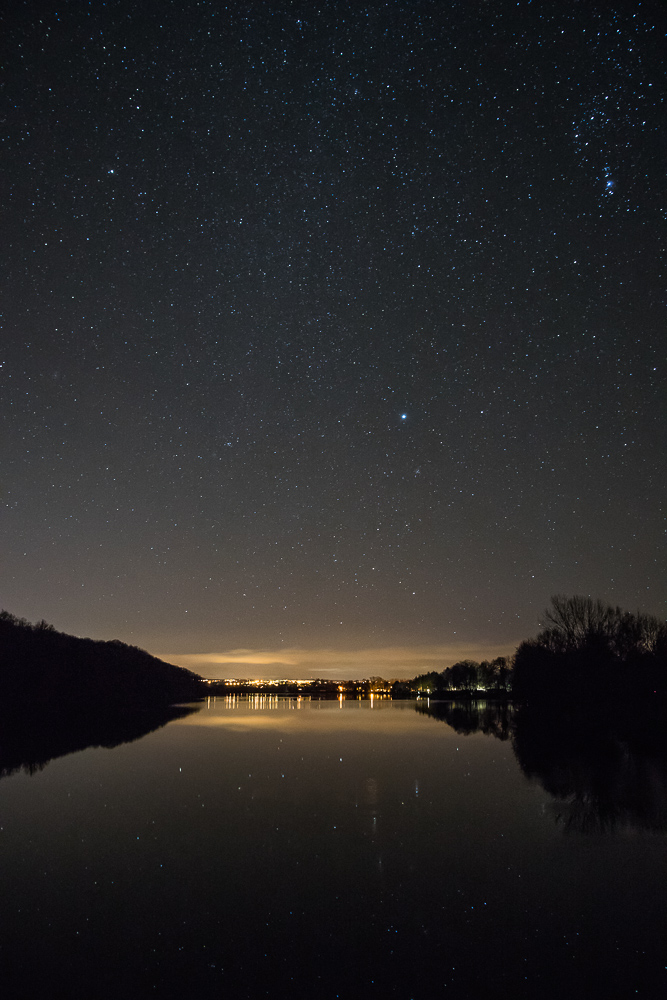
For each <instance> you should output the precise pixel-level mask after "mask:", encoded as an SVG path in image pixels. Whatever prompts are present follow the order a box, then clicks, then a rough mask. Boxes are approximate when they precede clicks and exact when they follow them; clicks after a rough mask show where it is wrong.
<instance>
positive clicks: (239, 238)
mask: <svg viewBox="0 0 667 1000" xmlns="http://www.w3.org/2000/svg"><path fill="white" fill-rule="evenodd" d="M666 29H667V18H666V16H665V9H664V6H663V5H661V4H658V3H641V4H640V3H629V2H628V3H612V4H610V5H604V7H600V6H597V5H590V4H584V3H574V4H572V3H567V4H561V3H556V4H550V5H543V4H537V3H535V2H529V0H522V2H519V3H516V2H507V0H491V2H488V3H479V4H470V3H463V2H462V3H434V2H416V3H410V4H406V3H403V2H388V3H378V4H352V3H346V2H336V3H333V2H328V3H323V4H320V5H318V6H313V5H312V4H305V3H288V2H283V3H273V2H267V3H264V4H257V5H255V4H241V3H238V4H237V3H232V4H226V5H225V4H217V3H205V2H200V3H196V2H190V3H188V2H185V3H179V4H175V3H169V2H165V0H161V2H159V3H157V2H150V0H149V2H147V3H144V4H141V5H135V4H128V3H126V2H122V0H119V2H117V3H107V4H98V3H95V4H92V3H91V4H85V3H74V2H66V3H63V4H50V3H44V4H40V5H34V4H29V3H17V4H15V5H14V7H13V8H12V11H11V12H9V13H7V14H5V15H4V16H3V29H2V37H3V42H2V47H3V50H4V52H3V65H4V67H5V82H4V84H3V105H4V107H5V108H6V109H7V111H6V115H5V116H4V120H3V122H2V126H1V138H2V146H1V148H2V154H3V160H4V170H3V179H2V184H3V193H2V206H3V208H2V214H3V234H4V239H3V251H4V253H3V256H4V266H3V269H2V275H3V278H2V281H3V285H2V331H1V334H0V338H1V339H0V362H2V367H1V368H0V378H1V383H0V384H1V387H2V388H1V396H0V413H1V416H2V437H1V440H0V454H1V456H2V464H1V469H2V472H1V476H2V480H1V486H2V500H3V504H4V512H3V517H2V525H3V527H2V534H1V536H0V538H1V542H0V544H1V546H2V565H3V570H4V571H3V575H2V590H1V593H0V603H1V604H2V606H4V607H7V608H8V609H9V610H11V611H13V612H15V613H17V614H20V615H25V616H26V617H28V618H31V619H38V618H42V617H44V618H46V619H47V620H49V621H52V622H53V623H54V624H55V625H56V626H57V627H58V628H61V629H63V630H66V631H72V632H75V633H79V634H86V635H93V636H96V637H104V638H111V637H113V636H117V637H118V638H121V639H123V640H124V641H129V642H135V643H137V644H139V645H142V646H146V647H148V648H149V649H152V650H153V651H156V650H158V649H166V648H169V649H176V650H180V652H182V653H186V652H189V653H203V652H207V651H209V650H210V649H212V648H215V647H216V645H217V646H263V645H271V644H280V643H287V644H288V645H290V646H295V647H297V646H299V645H310V646H318V645H328V646H334V647H335V646H336V645H337V644H338V645H340V647H341V648H342V647H343V646H345V645H350V644H355V643H356V644H359V643H363V644H366V643H369V642H370V643H371V644H375V645H377V644H384V645H391V644H402V645H405V644H408V645H409V644H411V643H412V644H433V643H442V642H447V641H450V640H451V639H452V637H454V638H455V639H456V640H459V639H460V640H462V641H466V642H470V641H475V640H479V641H480V642H487V643H492V642H498V644H499V645H502V644H507V643H512V642H514V641H515V640H516V641H518V640H519V639H521V638H523V637H525V636H526V635H529V634H532V633H534V631H535V630H536V627H537V622H538V619H539V616H540V613H541V611H542V609H543V608H544V606H545V605H546V604H547V602H548V599H549V595H550V594H552V593H555V592H565V593H575V592H579V593H590V594H592V595H593V596H595V597H598V596H599V597H602V598H604V599H605V600H609V601H611V602H612V603H619V604H621V605H623V606H626V607H631V608H636V607H638V606H640V607H642V608H644V609H646V610H648V611H651V612H653V613H657V614H661V615H664V613H665V583H666V580H665V570H664V566H665V551H664V509H663V507H662V503H663V497H664V496H665V494H666V486H667V483H666V482H665V480H666V476H665V467H666V466H665V425H666V421H665V417H666V414H665V391H664V389H665V367H664V364H665V282H664V270H663V266H662V259H661V255H662V253H663V252H664V240H665V228H666V221H667V220H666V218H665V205H666V203H665V158H666V156H665V154H666V151H667V150H666V143H665V135H664V120H665V90H666V85H665V57H664V53H665V33H666Z"/></svg>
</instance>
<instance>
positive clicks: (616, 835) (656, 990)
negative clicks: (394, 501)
mask: <svg viewBox="0 0 667 1000" xmlns="http://www.w3.org/2000/svg"><path fill="white" fill-rule="evenodd" d="M660 780H661V779H660V776H659V775H658V777H656V778H655V780H654V784H655V782H656V781H657V782H658V784H660ZM659 794H662V792H661V791H660V790H659ZM562 814H563V809H562V803H560V804H559V803H558V802H555V800H554V799H553V798H552V796H551V795H550V794H549V793H548V792H546V791H545V790H544V788H543V787H542V785H541V784H540V782H539V781H537V780H532V781H529V780H528V779H527V778H526V777H525V775H524V774H523V773H522V771H521V769H520V767H519V766H518V764H517V761H516V758H515V754H514V752H513V748H512V743H511V741H509V740H505V741H503V740H501V739H496V738H494V736H493V735H485V734H483V733H482V732H477V733H472V734H470V735H460V734H458V733H457V732H455V731H454V730H453V729H452V728H451V727H450V726H449V725H447V724H446V723H445V722H443V721H441V720H439V719H436V718H432V717H429V716H427V715H423V714H420V713H418V712H417V711H416V710H415V705H414V703H401V702H389V701H384V702H379V703H378V702H375V704H374V705H373V706H371V705H370V704H369V703H368V702H345V703H343V704H342V705H339V703H337V702H309V701H299V702H297V701H293V700H291V701H290V700H278V699H267V698H263V699H256V700H255V701H250V702H248V701H246V700H231V699H230V700H228V701H225V700H218V701H217V702H216V703H211V704H210V705H208V706H204V707H203V708H201V709H200V710H199V711H197V712H196V713H195V714H193V715H191V716H189V717H187V718H185V719H179V720H177V721H174V722H171V723H170V724H169V725H167V726H166V727H165V728H163V729H160V730H158V731H155V732H153V733H151V734H149V735H147V736H145V737H144V738H142V739H140V740H137V741H136V742H133V743H127V744H124V745H122V746H119V747H116V748H114V749H111V750H106V749H99V748H97V749H88V750H84V751H82V752H79V753H74V754H71V755H69V756H66V757H62V758H60V759H57V760H53V761H52V762H51V763H50V764H49V765H48V766H47V767H46V768H45V769H44V770H43V771H41V772H38V773H36V774H33V775H29V774H26V773H24V772H19V773H15V774H12V775H10V776H8V777H5V778H3V779H2V780H1V781H0V827H1V830H0V866H1V868H0V877H1V886H0V891H1V895H0V907H1V912H2V920H1V926H0V959H1V962H2V983H3V987H4V992H3V996H5V997H7V998H8V1000H9V998H10V997H12V998H13V997H24V996H25V997H36V996H47V997H60V996H63V997H68V996H72V997H74V996H77V997H86V998H89V997H91V998H92V997H123V996H124V997H134V996H137V997H144V996H145V997H176V996H179V997H180V996H187V997H206V998H208V997H219V998H221V1000H234V998H236V997H253V998H254V997H262V996H269V997H279V996H292V997H299V998H301V997H303V998H313V1000H319V998H322V1000H325V998H326V1000H334V998H336V997H343V998H348V997H349V998H354V997H398V998H402V1000H410V998H413V1000H430V998H441V997H471V998H473V997H475V998H476V997H486V996H496V997H498V996H500V997H505V996H508V997H509V996H518V997H536V998H537V997H568V996H569V997H585V996H586V997H589V996H602V997H619V998H620V997H628V998H630V997H636V996H640V997H662V996H664V995H666V994H665V987H666V986H667V971H666V968H665V967H666V966H667V947H666V941H665V931H666V930H667V921H666V920H665V916H666V914H665V887H666V884H667V880H666V874H667V872H666V867H667V866H666V863H665V861H666V854H665V847H666V841H665V835H664V832H662V831H661V830H660V829H645V828H644V829H642V828H641V827H640V825H637V826H633V824H632V822H625V823H624V824H621V825H620V826H618V827H617V828H611V829H608V830H607V831H606V832H604V833H600V832H599V831H595V830H591V829H589V830H587V832H581V831H578V830H577V828H576V825H575V826H574V827H573V826H572V825H570V826H569V827H568V826H567V825H566V824H565V823H564V822H563V820H562ZM559 817H560V818H559Z"/></svg>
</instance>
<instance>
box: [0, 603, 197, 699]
mask: <svg viewBox="0 0 667 1000" xmlns="http://www.w3.org/2000/svg"><path fill="white" fill-rule="evenodd" d="M202 687H203V685H202V680H201V678H200V677H199V676H198V675H197V674H194V673H192V672H191V671H189V670H185V669H184V668H183V667H177V666H174V665H173V664H171V663H164V662H163V661H162V660H159V659H157V657H155V656H151V655H150V653H147V652H146V651H145V650H143V649H139V648H138V647H137V646H128V645H126V644H125V643H123V642H120V641H119V640H118V639H112V640H111V641H109V642H104V641H97V640H94V639H81V638H78V637H77V636H73V635H67V634H65V633H64V632H58V631H56V629H55V628H54V627H53V626H52V625H48V624H47V623H46V622H45V621H40V622H37V624H35V625H32V624H31V623H30V622H28V621H26V620H25V619H24V618H17V617H16V616H15V615H12V614H10V613H9V612H8V611H2V612H0V714H2V713H3V712H4V713H7V712H10V713H12V714H16V713H19V714H20V713H22V712H24V711H25V712H28V711H29V712H31V713H33V714H34V713H36V712H40V711H43V712H51V713H53V712H56V711H57V712H60V713H61V714H62V713H66V712H77V711H80V710H82V709H87V708H89V707H91V706H93V705H94V706H96V707H97V708H98V709H99V710H100V711H105V712H106V713H107V714H108V713H111V712H114V711H118V712H127V711H133V710H139V709H142V708H148V707H151V708H155V707H157V706H160V705H169V704H174V703H175V702H178V701H191V700H193V699H196V698H200V697H201V696H202V694H203V691H202Z"/></svg>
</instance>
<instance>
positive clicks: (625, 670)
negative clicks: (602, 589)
mask: <svg viewBox="0 0 667 1000" xmlns="http://www.w3.org/2000/svg"><path fill="white" fill-rule="evenodd" d="M546 621H547V622H548V624H547V627H546V628H545V629H543V631H542V632H540V633H539V635H538V636H537V638H535V639H528V640H526V641H525V642H522V643H521V645H520V646H519V648H518V649H517V651H516V654H515V657H514V665H513V669H512V695H513V697H514V698H515V700H517V701H537V700H544V699H554V698H557V697H560V696H565V697H569V698H571V697H575V698H579V699H580V698H584V697H585V698H588V697H610V698H614V699H615V698H622V697H639V698H642V699H645V698H647V697H656V696H657V697H664V696H666V695H667V624H666V623H665V622H664V621H661V620H660V619H659V618H656V617H655V616H653V615H648V614H645V613H644V612H641V611H638V612H635V613H632V612H630V611H623V610H622V609H621V608H619V607H613V606H612V605H606V604H604V603H603V602H602V601H599V600H598V601H594V600H592V599H591V598H590V597H580V596H575V597H564V596H561V595H558V596H556V597H552V599H551V608H550V609H549V610H548V611H547V612H546Z"/></svg>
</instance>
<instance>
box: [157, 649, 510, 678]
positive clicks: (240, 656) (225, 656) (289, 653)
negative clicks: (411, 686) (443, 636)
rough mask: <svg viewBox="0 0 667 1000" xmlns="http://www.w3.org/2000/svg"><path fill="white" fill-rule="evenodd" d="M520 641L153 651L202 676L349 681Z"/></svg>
mask: <svg viewBox="0 0 667 1000" xmlns="http://www.w3.org/2000/svg"><path fill="white" fill-rule="evenodd" d="M517 644H518V643H515V644H512V645H507V644H504V645H503V644H499V645H495V644H494V645H492V644H491V643H466V642H460V643H443V644H441V645H434V646H383V647H370V648H364V649H352V650H336V649H328V648H320V649H317V648H311V649H299V648H290V649H281V650H267V649H248V648H242V649H230V650H224V651H221V652H216V653H214V652H211V653H157V654H156V655H157V656H159V657H160V659H162V660H166V661H167V662H169V663H175V664H177V665H178V666H181V667H187V668H188V669H189V670H194V671H195V672H197V673H200V674H203V675H204V676H206V677H215V678H218V677H219V678H229V677H248V678H258V677H262V678H266V679H267V680H269V679H276V678H283V677H284V678H303V679H307V678H312V677H332V678H336V679H340V680H351V679H356V678H361V677H370V676H372V675H380V676H382V677H386V678H388V679H390V678H395V677H405V678H407V677H414V676H416V675H417V674H423V673H427V672H428V671H430V670H444V669H445V667H449V666H451V665H452V663H456V661H457V660H468V659H470V660H489V659H494V658H495V657H496V656H509V655H511V654H512V653H513V652H514V651H515V649H516V645H517Z"/></svg>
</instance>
